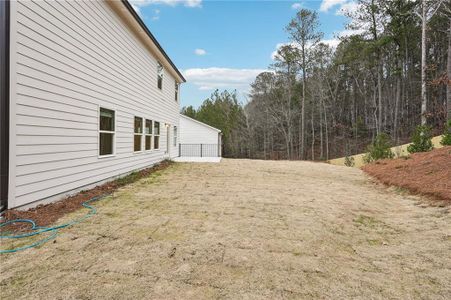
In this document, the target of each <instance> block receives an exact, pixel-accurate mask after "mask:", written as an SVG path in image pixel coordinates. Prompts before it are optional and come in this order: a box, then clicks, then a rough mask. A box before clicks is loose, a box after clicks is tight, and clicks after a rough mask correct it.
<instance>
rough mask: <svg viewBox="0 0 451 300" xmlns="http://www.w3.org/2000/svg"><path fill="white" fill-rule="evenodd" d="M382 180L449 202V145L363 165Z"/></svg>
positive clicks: (450, 201)
mask: <svg viewBox="0 0 451 300" xmlns="http://www.w3.org/2000/svg"><path fill="white" fill-rule="evenodd" d="M362 169H363V170H364V171H365V172H366V173H368V174H369V175H371V176H373V177H375V178H377V179H378V180H379V181H381V182H382V183H384V184H387V185H394V186H398V187H402V188H405V189H408V190H409V191H411V192H413V193H418V194H423V195H428V196H432V197H434V198H436V199H438V200H445V201H447V202H448V204H451V147H450V146H448V147H443V148H440V149H434V150H432V151H430V152H423V153H415V154H412V155H411V156H409V157H406V158H397V159H386V160H381V161H377V162H375V163H371V164H368V165H366V166H364V167H363V168H362Z"/></svg>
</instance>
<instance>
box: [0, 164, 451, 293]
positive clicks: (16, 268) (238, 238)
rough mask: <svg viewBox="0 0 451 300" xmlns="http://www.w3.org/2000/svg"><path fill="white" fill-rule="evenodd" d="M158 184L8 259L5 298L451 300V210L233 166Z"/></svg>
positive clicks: (324, 176) (329, 173)
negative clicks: (389, 299) (399, 299)
mask: <svg viewBox="0 0 451 300" xmlns="http://www.w3.org/2000/svg"><path fill="white" fill-rule="evenodd" d="M159 175H160V176H151V177H148V178H144V179H142V180H140V181H138V182H136V183H134V184H132V185H129V186H127V187H125V188H122V189H120V190H119V191H118V192H116V193H115V194H114V195H113V196H111V197H108V198H106V199H104V200H102V201H101V202H98V203H96V204H95V206H96V207H97V208H98V214H97V215H95V216H94V217H92V218H91V219H89V220H87V221H85V222H84V223H82V224H78V225H76V226H74V227H71V228H68V229H63V230H62V231H61V233H60V235H59V236H58V237H57V239H56V241H55V242H49V243H47V244H45V245H43V246H41V247H39V248H38V249H30V250H27V251H23V252H20V253H15V254H8V255H2V256H0V260H1V261H0V263H1V264H0V268H1V273H0V294H1V296H2V299H17V298H23V299H29V298H41V299H54V298H81V299H89V298H113V299H117V298H128V299H140V298H155V299H162V298H163V299H180V298H185V299H189V298H191V299H203V298H227V299H243V298H244V299H249V298H250V299H253V298H266V299H274V298H313V297H315V298H361V299H367V298H435V299H446V298H447V299H449V298H451V285H450V284H449V283H450V281H451V255H450V253H451V216H450V214H449V208H447V207H439V206H434V205H431V203H430V202H429V200H426V199H424V198H420V197H418V196H412V195H408V194H407V193H406V192H405V191H403V190H400V189H395V188H386V187H383V186H380V185H375V184H374V183H371V182H370V180H369V179H368V178H367V177H366V176H365V175H364V174H363V172H362V171H360V170H358V169H354V168H346V167H338V166H332V165H327V164H320V163H309V162H283V161H278V162H274V161H251V160H223V161H222V162H221V163H220V164H175V165H173V166H171V167H170V168H169V169H167V170H165V171H162V172H161V173H159ZM83 212H84V211H83V210H80V211H79V212H76V213H74V214H71V215H68V216H66V217H65V219H66V220H68V219H71V218H74V217H75V216H76V215H80V214H82V213H83ZM63 221H64V220H60V222H63Z"/></svg>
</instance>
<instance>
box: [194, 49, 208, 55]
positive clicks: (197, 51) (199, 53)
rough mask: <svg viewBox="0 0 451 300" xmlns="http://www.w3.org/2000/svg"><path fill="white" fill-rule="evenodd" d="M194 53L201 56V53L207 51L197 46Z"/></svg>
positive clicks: (203, 53)
mask: <svg viewBox="0 0 451 300" xmlns="http://www.w3.org/2000/svg"><path fill="white" fill-rule="evenodd" d="M194 54H196V55H198V56H202V55H205V54H207V51H205V50H204V49H200V48H198V49H195V50H194Z"/></svg>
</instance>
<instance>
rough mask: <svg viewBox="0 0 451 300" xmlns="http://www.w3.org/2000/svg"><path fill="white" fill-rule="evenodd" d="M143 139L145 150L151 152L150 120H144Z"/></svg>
mask: <svg viewBox="0 0 451 300" xmlns="http://www.w3.org/2000/svg"><path fill="white" fill-rule="evenodd" d="M144 133H145V135H146V137H145V139H146V140H145V144H146V145H145V149H146V150H151V149H152V120H147V119H146V131H145V132H144Z"/></svg>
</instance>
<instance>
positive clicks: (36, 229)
mask: <svg viewBox="0 0 451 300" xmlns="http://www.w3.org/2000/svg"><path fill="white" fill-rule="evenodd" d="M110 194H111V193H106V194H102V195H100V196H96V197H93V198H91V199H89V200H87V201H85V202H83V203H82V204H81V205H82V206H83V207H85V208H87V209H89V212H88V213H87V214H86V215H84V216H82V217H81V218H78V219H75V220H72V221H70V222H68V223H65V224H61V225H56V226H52V227H43V226H37V225H36V223H35V222H34V221H33V220H30V219H16V220H10V221H7V222H4V223H1V224H0V228H2V227H4V226H7V225H9V224H16V223H28V224H30V225H31V232H27V233H23V234H18V235H0V239H22V238H28V237H32V236H36V235H40V234H43V233H51V234H50V235H49V236H48V237H46V238H44V239H41V240H39V241H37V242H34V243H32V244H29V245H26V246H22V247H17V248H14V249H7V250H2V249H0V254H4V253H13V252H18V251H22V250H26V249H30V248H34V247H37V246H39V245H42V244H44V243H46V242H48V241H50V240H52V239H54V238H56V236H57V235H58V230H59V229H62V228H66V227H69V226H72V225H75V224H78V223H81V222H83V221H84V220H86V219H88V218H90V217H92V216H93V215H95V214H96V213H97V210H96V209H95V207H93V206H91V205H90V203H92V202H94V201H98V200H100V199H103V198H105V197H106V196H108V195H110Z"/></svg>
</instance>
